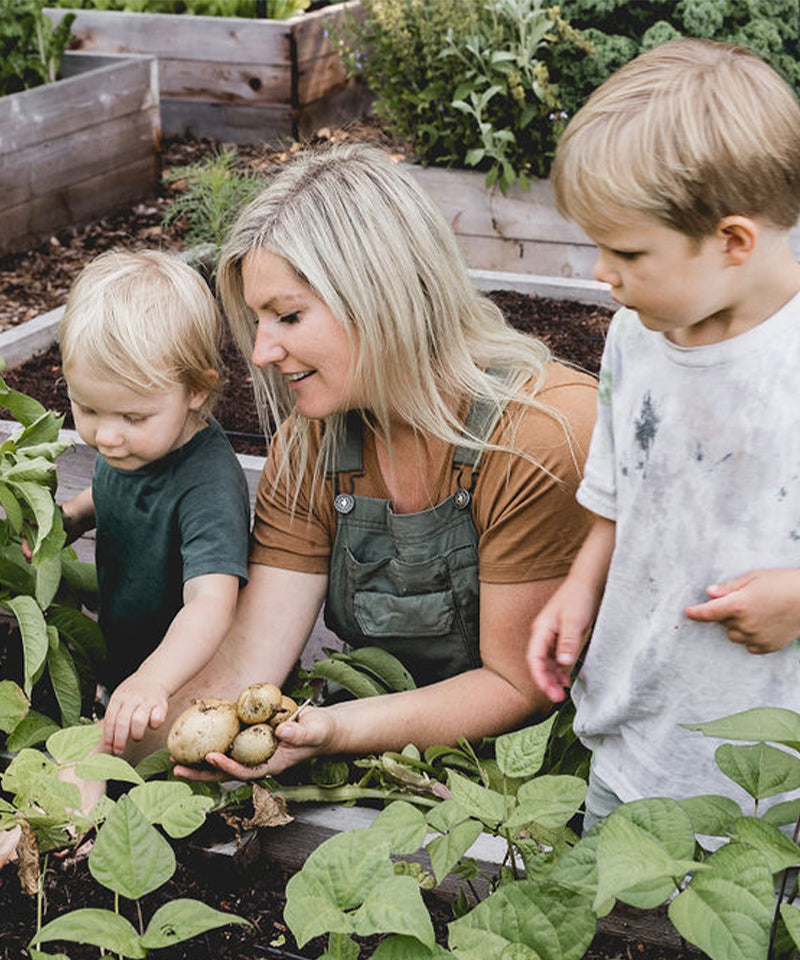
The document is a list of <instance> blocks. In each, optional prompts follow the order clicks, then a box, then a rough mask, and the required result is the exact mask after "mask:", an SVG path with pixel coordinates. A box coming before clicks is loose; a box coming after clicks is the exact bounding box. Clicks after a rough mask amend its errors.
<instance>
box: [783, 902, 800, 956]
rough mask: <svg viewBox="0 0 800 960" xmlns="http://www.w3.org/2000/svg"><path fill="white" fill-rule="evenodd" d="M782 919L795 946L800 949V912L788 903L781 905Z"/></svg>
mask: <svg viewBox="0 0 800 960" xmlns="http://www.w3.org/2000/svg"><path fill="white" fill-rule="evenodd" d="M781 918H782V919H783V922H784V923H785V924H786V929H787V930H788V931H789V936H790V937H791V938H792V940H793V941H794V944H795V946H797V947H800V910H798V908H797V907H793V906H791V905H790V904H788V903H782V904H781Z"/></svg>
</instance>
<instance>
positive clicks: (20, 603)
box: [3, 597, 48, 696]
mask: <svg viewBox="0 0 800 960" xmlns="http://www.w3.org/2000/svg"><path fill="white" fill-rule="evenodd" d="M3 606H4V607H6V609H8V610H10V611H11V612H12V613H13V614H14V616H15V617H16V618H17V623H19V629H20V633H21V634H22V651H23V657H24V664H25V680H24V683H23V689H24V691H25V695H26V696H30V695H31V691H32V689H33V683H34V678H35V677H36V676H37V675H38V674H39V673H40V671H41V668H42V666H43V665H44V662H45V658H46V656H47V650H48V640H47V625H46V624H45V622H44V615H43V614H42V611H41V610H40V609H39V606H38V604H37V603H36V601H35V600H34V599H33V597H11V598H9V599H8V600H5V601H4V602H3Z"/></svg>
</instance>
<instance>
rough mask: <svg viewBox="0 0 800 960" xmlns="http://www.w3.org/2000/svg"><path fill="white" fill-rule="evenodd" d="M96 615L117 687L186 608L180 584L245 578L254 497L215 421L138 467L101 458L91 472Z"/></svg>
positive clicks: (108, 674)
mask: <svg viewBox="0 0 800 960" xmlns="http://www.w3.org/2000/svg"><path fill="white" fill-rule="evenodd" d="M92 497H93V500H94V509H95V518H96V526H97V547H96V560H97V574H98V582H99V587H100V598H99V619H100V627H101V629H102V631H103V634H104V636H105V638H106V644H107V647H108V658H107V662H106V669H105V671H104V676H103V679H104V681H105V682H106V684H107V685H108V687H109V689H110V690H113V688H114V687H115V686H117V684H119V683H120V682H121V681H122V680H124V679H125V678H126V677H128V676H130V674H132V673H134V672H135V671H136V669H137V668H138V667H139V665H140V664H141V663H142V661H143V660H144V659H145V658H146V657H147V656H148V655H149V654H150V653H152V651H153V650H155V648H156V647H157V646H158V645H159V643H160V642H161V640H162V639H163V637H164V634H165V633H166V631H167V628H168V627H169V625H170V623H171V622H172V620H173V618H174V617H175V615H176V613H177V612H178V611H179V610H180V608H181V607H182V606H183V584H184V583H185V581H187V580H190V579H192V578H193V577H199V576H202V575H204V574H209V573H225V574H231V575H232V576H236V577H239V579H240V580H241V582H242V583H245V582H246V581H247V553H248V537H249V529H250V497H249V493H248V489H247V481H246V480H245V476H244V472H243V470H242V467H241V465H240V464H239V461H238V460H237V459H236V455H235V453H234V452H233V450H232V448H231V445H230V443H229V442H228V439H227V437H226V436H225V434H224V433H223V431H222V428H221V427H220V426H219V424H218V423H217V422H216V420H213V419H212V420H211V421H210V423H209V425H208V426H207V427H205V428H204V429H203V430H200V431H199V432H198V433H196V434H195V435H194V436H193V437H192V438H191V440H189V442H188V443H186V444H184V445H183V446H182V447H180V448H179V449H178V450H173V451H172V452H171V453H169V454H167V456H165V457H162V459H160V460H156V461H155V462H154V463H150V464H148V465H147V466H145V467H141V468H140V469H139V470H132V471H129V472H126V471H123V470H114V469H113V468H112V467H109V466H108V464H107V463H106V462H105V460H103V458H102V457H100V456H98V457H97V460H96V461H95V468H94V476H93V478H92Z"/></svg>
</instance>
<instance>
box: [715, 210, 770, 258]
mask: <svg viewBox="0 0 800 960" xmlns="http://www.w3.org/2000/svg"><path fill="white" fill-rule="evenodd" d="M760 232H761V229H760V227H759V225H758V223H757V222H756V221H755V220H753V219H752V218H751V217H742V216H738V215H737V216H730V217H723V218H722V220H720V222H719V225H718V226H717V236H718V237H719V238H720V239H721V240H722V243H723V252H724V254H725V256H726V257H727V258H728V259H729V262H730V263H731V264H733V265H737V264H740V263H744V262H745V261H746V260H747V259H748V258H749V257H750V256H751V255H752V253H753V251H754V250H755V248H756V243H757V242H758V237H759V234H760Z"/></svg>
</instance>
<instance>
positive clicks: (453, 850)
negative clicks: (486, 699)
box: [285, 708, 800, 960]
mask: <svg viewBox="0 0 800 960" xmlns="http://www.w3.org/2000/svg"><path fill="white" fill-rule="evenodd" d="M687 726H688V728H689V729H691V730H694V731H696V732H697V733H698V736H701V735H702V736H707V737H714V738H719V739H721V740H724V741H725V742H722V743H721V744H720V745H719V746H718V748H717V750H716V754H715V756H716V762H717V764H718V766H719V767H720V769H721V770H722V771H723V772H724V773H725V774H726V775H727V776H728V777H730V779H731V780H732V781H733V782H734V783H735V784H737V785H738V786H739V787H740V788H741V796H742V804H741V805H740V804H739V803H737V802H735V801H734V800H732V799H730V798H728V797H723V796H710V795H709V796H700V797H692V798H689V799H686V800H682V801H677V800H672V799H669V798H666V797H653V798H648V799H644V800H639V801H635V802H631V803H626V804H623V805H622V806H621V807H619V808H618V809H617V810H615V811H614V812H613V813H612V814H611V815H610V816H609V817H607V818H606V819H605V821H603V822H601V823H600V824H598V825H596V826H595V827H594V828H592V829H591V830H590V831H589V832H588V833H587V834H586V835H585V836H583V837H578V835H577V834H576V833H575V832H574V829H573V828H574V827H575V826H576V821H575V814H576V813H577V812H578V811H579V810H580V809H581V806H582V804H583V802H584V799H585V794H586V782H585V780H584V779H583V778H580V777H576V776H574V775H570V774H553V773H545V774H543V773H542V761H543V759H544V756H545V749H546V748H545V744H546V742H547V732H548V730H547V724H540V725H538V726H534V727H530V728H527V729H525V730H521V731H517V732H514V733H510V734H505V735H503V736H501V737H499V738H498V739H497V742H496V763H497V767H498V770H499V773H500V779H499V781H498V780H494V781H493V780H492V778H491V777H490V776H489V775H488V773H487V775H486V777H485V778H484V782H483V783H480V782H475V781H473V780H470V779H469V778H467V777H465V776H463V775H462V774H461V773H459V772H458V771H456V770H450V771H448V774H447V796H446V799H444V800H442V801H440V802H439V803H437V804H436V805H435V806H433V807H431V808H428V809H420V808H419V806H418V805H413V804H411V803H408V802H406V801H400V802H397V803H392V804H391V805H390V806H388V807H387V808H386V809H385V810H384V811H383V812H382V813H380V814H379V815H378V817H377V818H376V820H375V821H374V823H373V824H372V825H371V826H370V827H368V828H362V829H358V830H352V831H349V832H348V833H344V834H340V835H338V836H335V837H332V838H331V839H329V840H327V841H326V842H325V843H324V844H322V845H321V846H320V847H319V848H318V849H317V850H315V851H314V853H313V854H312V855H311V856H310V857H309V858H308V860H307V862H306V864H305V865H304V867H303V869H302V870H301V871H300V872H299V873H298V874H296V875H295V876H294V877H293V878H292V879H291V880H290V881H289V885H288V887H287V902H286V911H285V919H286V922H287V924H288V925H289V927H290V929H291V930H292V932H293V933H294V935H295V938H296V940H297V942H298V944H299V945H300V946H301V947H302V946H303V945H304V944H305V943H307V942H308V941H309V940H311V939H312V938H313V937H317V936H320V935H323V934H328V936H329V948H328V953H327V954H326V956H330V957H333V956H337V957H348V958H351V960H355V958H357V957H358V956H360V948H359V946H358V938H359V937H364V936H368V935H372V934H377V933H380V934H388V936H387V937H386V938H385V939H384V940H383V941H382V942H381V943H380V945H379V946H378V948H377V949H376V950H375V952H374V953H373V954H372V957H373V960H418V958H420V960H421V958H426V960H427V958H440V957H441V958H444V957H458V958H461V960H509V958H512V957H513V958H515V960H516V958H524V960H534V958H538V960H579V958H580V957H583V956H584V954H585V953H586V950H587V949H588V947H589V944H590V943H591V941H592V938H593V937H594V935H595V932H596V929H597V922H598V919H600V918H602V917H604V916H606V915H607V914H608V913H610V911H611V910H612V909H613V908H614V906H615V904H616V903H618V902H619V903H624V904H629V905H631V906H633V907H636V908H639V909H641V910H651V909H655V908H656V907H660V906H661V905H663V904H668V906H667V914H668V916H669V919H670V921H671V922H672V924H673V925H674V927H675V928H676V930H677V931H678V933H679V934H680V936H681V937H682V938H683V939H684V940H685V941H686V942H687V943H690V944H692V945H694V946H695V947H697V948H699V949H700V950H701V951H703V953H704V954H705V955H707V956H708V957H710V958H712V960H768V958H774V960H778V958H782V960H787V958H793V957H796V956H797V955H798V948H800V907H798V905H797V893H798V891H797V886H796V876H797V869H796V868H797V867H798V865H800V847H798V842H797V841H798V831H799V830H800V799H795V800H790V801H784V802H782V803H776V804H775V805H773V806H768V807H767V808H766V809H762V807H764V806H765V805H764V801H765V800H767V799H768V798H770V797H774V796H776V795H777V794H780V793H787V792H788V793H791V792H792V791H795V792H796V791H797V790H798V788H800V714H797V713H794V712H793V711H790V710H784V709H779V708H764V709H755V710H748V711H745V712H743V713H740V714H736V715H734V716H731V717H727V718H723V719H720V720H716V721H711V722H708V723H698V724H693V725H687ZM732 741H741V742H732ZM787 828H788V829H789V834H788V835H787V833H786V832H784V830H785V829H787ZM482 833H488V834H491V835H494V836H497V837H501V838H502V839H503V840H504V841H505V843H506V845H507V849H508V853H507V857H506V860H505V863H504V864H503V865H502V867H501V868H500V870H499V872H498V874H497V875H496V876H494V877H492V878H491V884H492V886H491V892H490V894H489V895H488V896H487V897H486V898H485V899H483V900H480V901H479V902H477V903H475V902H474V899H473V902H472V903H469V904H468V903H467V898H462V900H461V909H460V910H459V914H460V915H458V916H457V917H456V919H454V920H453V921H452V922H451V923H450V924H449V927H448V942H447V948H445V947H443V946H442V945H440V944H437V943H436V942H435V939H434V933H433V927H432V924H431V921H430V916H429V914H428V911H427V908H426V907H425V904H424V901H423V899H422V896H421V894H420V886H426V885H427V886H430V884H429V883H428V884H426V883H424V882H423V883H422V884H420V879H422V877H421V876H420V875H419V873H418V871H415V870H409V869H406V867H405V866H404V864H403V862H402V858H405V857H408V856H409V855H411V854H416V853H417V852H418V851H419V850H421V849H422V850H424V852H425V854H426V855H427V857H428V858H429V861H430V865H431V872H432V875H433V880H434V882H435V883H436V884H439V883H441V882H442V881H443V880H444V879H445V877H447V876H448V875H449V874H451V873H455V874H456V875H457V876H459V875H460V876H462V877H464V876H466V877H469V876H470V875H471V876H474V875H475V868H474V863H473V865H472V867H470V859H469V857H468V852H469V849H470V847H471V845H472V844H473V843H474V842H475V840H476V839H477V838H478V837H479V836H480V835H481V834H482ZM712 838H713V840H712ZM720 844H721V845H720ZM398 858H400V859H399V862H398ZM470 871H471V872H470ZM776 891H777V893H776Z"/></svg>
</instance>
